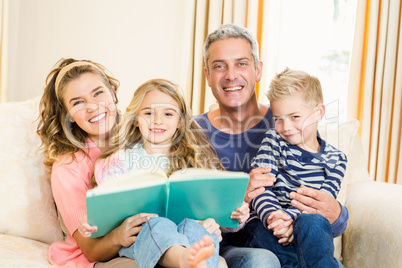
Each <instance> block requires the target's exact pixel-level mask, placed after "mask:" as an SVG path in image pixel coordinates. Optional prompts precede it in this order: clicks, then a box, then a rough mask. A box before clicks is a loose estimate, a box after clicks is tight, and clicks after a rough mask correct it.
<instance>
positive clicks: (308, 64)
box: [264, 0, 357, 123]
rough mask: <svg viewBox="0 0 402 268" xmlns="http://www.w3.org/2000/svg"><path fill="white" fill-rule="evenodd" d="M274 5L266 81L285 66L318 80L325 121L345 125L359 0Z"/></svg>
mask: <svg viewBox="0 0 402 268" xmlns="http://www.w3.org/2000/svg"><path fill="white" fill-rule="evenodd" d="M271 3H272V4H270V7H269V8H268V31H267V34H266V36H265V38H267V39H268V40H267V41H266V42H267V47H268V52H267V57H266V59H267V62H266V63H265V62H264V63H265V66H266V67H267V68H265V70H266V72H267V73H266V77H267V79H268V80H270V79H271V78H272V77H273V76H274V75H275V74H276V73H278V72H281V71H282V70H283V69H284V68H285V67H289V68H292V69H301V70H304V71H306V72H308V73H309V74H311V75H314V76H316V77H318V79H319V80H320V81H321V86H322V88H323V93H324V104H325V105H326V110H327V112H326V117H325V122H326V123H331V122H343V121H345V120H346V103H347V80H348V70H349V58H350V52H351V49H352V42H353V34H354V20H355V11H356V5H357V3H356V0H306V1H300V0H282V1H271Z"/></svg>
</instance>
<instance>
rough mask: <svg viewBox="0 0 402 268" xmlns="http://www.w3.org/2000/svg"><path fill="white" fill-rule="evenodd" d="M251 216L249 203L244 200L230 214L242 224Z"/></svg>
mask: <svg viewBox="0 0 402 268" xmlns="http://www.w3.org/2000/svg"><path fill="white" fill-rule="evenodd" d="M249 217H250V207H249V204H248V203H246V202H244V201H243V205H242V206H241V207H239V208H237V209H236V210H235V211H233V212H232V214H231V215H230V218H231V219H235V220H237V221H238V222H239V223H240V224H241V223H244V222H246V220H247V219H248V218H249Z"/></svg>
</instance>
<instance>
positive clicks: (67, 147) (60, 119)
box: [37, 59, 120, 171]
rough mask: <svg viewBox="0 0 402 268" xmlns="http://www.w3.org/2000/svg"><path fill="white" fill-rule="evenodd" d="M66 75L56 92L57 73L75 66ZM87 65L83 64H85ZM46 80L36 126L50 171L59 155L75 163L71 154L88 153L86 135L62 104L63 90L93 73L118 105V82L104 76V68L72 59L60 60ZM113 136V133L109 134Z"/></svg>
mask: <svg viewBox="0 0 402 268" xmlns="http://www.w3.org/2000/svg"><path fill="white" fill-rule="evenodd" d="M78 62H80V65H79V66H74V67H72V68H70V69H68V68H69V67H67V68H66V69H68V70H67V71H66V69H64V70H63V73H64V71H66V72H65V73H64V75H63V74H62V77H59V78H58V88H57V92H56V89H55V83H56V79H57V76H58V74H59V73H60V71H61V70H62V69H63V68H64V67H66V66H68V65H70V64H72V63H75V64H77V63H78ZM86 62H87V63H88V64H85V63H86ZM56 65H57V67H56V68H54V69H53V70H52V71H51V72H50V73H49V75H48V76H47V78H46V86H45V89H44V93H43V96H42V99H41V101H40V104H39V109H40V114H39V118H38V120H39V125H38V128H37V133H38V135H39V137H40V138H41V141H42V144H41V148H43V154H44V156H45V160H44V164H45V165H46V166H47V167H48V168H49V171H50V170H51V166H52V165H53V163H54V162H55V161H56V160H57V158H58V157H59V156H60V155H66V156H71V159H72V160H74V159H75V155H74V153H75V152H77V151H79V150H81V151H83V152H84V153H87V151H86V149H85V143H86V138H87V136H88V135H87V133H86V132H85V131H84V130H82V129H81V128H80V127H79V126H78V125H77V124H76V123H73V122H71V120H70V119H71V116H70V114H69V112H68V110H67V108H66V106H65V104H64V98H63V97H64V96H63V95H64V89H65V87H66V85H67V84H68V83H69V82H71V81H73V80H75V79H78V78H79V77H80V76H81V75H82V74H84V73H92V74H95V75H98V76H99V77H100V78H101V80H102V82H103V83H104V84H105V85H106V86H107V87H108V88H109V90H110V92H111V94H112V95H113V97H114V99H115V103H117V97H116V92H117V89H118V88H119V85H120V83H119V81H118V80H117V79H115V78H113V77H112V76H111V75H109V74H108V73H107V70H106V68H105V67H104V66H102V65H101V64H99V63H95V62H92V61H89V60H82V61H77V60H75V59H61V60H60V61H59V62H58V63H57V64H56ZM119 117H120V115H119V113H117V115H116V122H119ZM111 134H112V133H111Z"/></svg>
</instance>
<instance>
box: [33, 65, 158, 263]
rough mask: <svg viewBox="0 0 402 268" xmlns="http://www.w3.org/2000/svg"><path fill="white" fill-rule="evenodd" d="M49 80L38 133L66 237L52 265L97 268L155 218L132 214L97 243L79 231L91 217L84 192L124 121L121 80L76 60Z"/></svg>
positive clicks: (53, 252)
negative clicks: (82, 220)
mask: <svg viewBox="0 0 402 268" xmlns="http://www.w3.org/2000/svg"><path fill="white" fill-rule="evenodd" d="M46 82H47V85H46V87H45V90H44V93H43V96H42V99H41V102H40V116H39V126H38V129H37V133H38V135H39V136H40V138H41V140H42V147H43V150H44V151H43V153H44V155H45V159H46V160H45V164H46V165H47V166H48V167H49V170H50V172H51V184H52V191H53V196H54V200H55V202H56V206H57V209H58V213H59V215H60V218H61V220H62V222H63V223H64V224H63V225H64V227H65V233H66V239H65V241H58V242H56V243H54V244H52V245H51V246H50V248H49V261H50V263H51V264H53V265H55V266H58V267H66V266H68V267H93V266H94V263H95V262H96V261H109V260H111V259H113V258H115V257H116V256H117V253H118V251H119V250H120V248H121V247H122V246H128V245H130V244H131V243H133V241H134V240H135V237H136V235H137V234H138V232H139V229H136V227H139V226H140V225H141V224H143V223H144V222H145V221H146V217H151V216H154V215H153V214H142V215H135V216H132V217H130V218H128V219H127V220H126V221H125V222H124V223H123V224H122V225H121V226H119V227H118V228H116V229H114V230H113V231H112V232H110V233H109V234H108V235H106V236H104V237H101V238H98V239H89V238H86V237H83V236H82V235H81V234H80V232H77V229H78V224H79V219H80V217H82V216H83V215H86V203H85V194H86V192H87V190H88V189H90V188H92V186H91V176H92V174H93V172H94V163H95V159H96V158H97V157H98V156H99V155H100V154H101V153H102V151H105V150H106V149H107V148H108V140H109V136H110V135H111V134H112V132H113V129H114V127H115V125H116V122H118V121H119V113H118V112H117V110H116V103H117V98H116V91H117V89H118V87H119V82H118V81H117V80H116V79H115V78H113V77H112V76H110V75H109V74H107V72H106V70H105V68H104V67H103V66H102V65H100V64H98V63H94V62H91V61H77V60H74V59H66V60H64V59H63V60H61V61H60V62H59V64H58V66H57V67H56V68H54V69H53V70H52V71H51V72H50V74H49V75H48V77H47V79H46ZM108 263H110V264H115V265H118V266H119V267H133V266H135V261H133V260H129V259H125V258H116V259H114V260H111V261H110V262H108ZM105 265H107V264H105ZM96 266H98V264H97V265H96ZM99 266H102V265H100V264H99Z"/></svg>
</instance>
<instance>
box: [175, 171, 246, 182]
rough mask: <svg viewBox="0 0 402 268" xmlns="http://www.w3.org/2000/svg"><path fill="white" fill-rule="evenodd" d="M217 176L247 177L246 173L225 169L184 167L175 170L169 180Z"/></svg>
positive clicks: (212, 177)
mask: <svg viewBox="0 0 402 268" xmlns="http://www.w3.org/2000/svg"><path fill="white" fill-rule="evenodd" d="M217 177H219V178H244V177H248V174H247V173H244V172H234V171H226V170H216V169H206V168H186V169H182V170H177V171H175V172H174V173H173V174H172V175H171V176H170V177H169V181H176V180H193V179H208V178H210V179H216V178H217Z"/></svg>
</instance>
